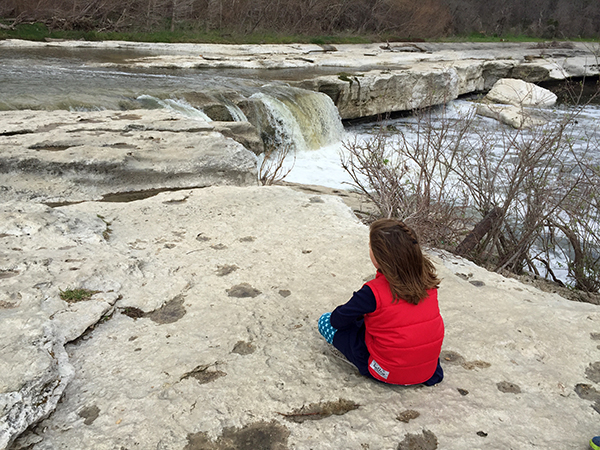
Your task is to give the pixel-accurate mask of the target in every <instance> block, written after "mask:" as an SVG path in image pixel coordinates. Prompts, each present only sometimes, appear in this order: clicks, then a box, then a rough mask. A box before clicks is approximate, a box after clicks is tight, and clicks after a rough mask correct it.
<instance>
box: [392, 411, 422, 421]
mask: <svg viewBox="0 0 600 450" xmlns="http://www.w3.org/2000/svg"><path fill="white" fill-rule="evenodd" d="M420 415H421V413H419V412H418V411H415V410H414V409H407V410H406V411H403V412H401V413H400V414H399V415H398V417H396V420H398V421H400V422H404V423H408V422H410V421H411V420H413V419H416V418H417V417H419V416H420Z"/></svg>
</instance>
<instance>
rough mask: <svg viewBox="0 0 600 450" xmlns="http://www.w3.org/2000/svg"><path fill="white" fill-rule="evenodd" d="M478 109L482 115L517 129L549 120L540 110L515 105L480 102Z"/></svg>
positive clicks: (478, 112)
mask: <svg viewBox="0 0 600 450" xmlns="http://www.w3.org/2000/svg"><path fill="white" fill-rule="evenodd" d="M476 111H477V114H479V115H480V116H484V117H490V118H492V119H496V120H498V121H500V122H502V123H505V124H506V125H510V126H511V127H513V128H517V129H521V128H531V127H536V126H539V125H543V124H545V123H547V122H548V119H546V118H544V117H542V116H541V114H540V112H539V111H535V110H533V109H532V108H523V107H519V106H513V105H492V104H490V105H487V104H479V105H477V110H476Z"/></svg>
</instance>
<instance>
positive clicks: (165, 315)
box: [145, 295, 186, 325]
mask: <svg viewBox="0 0 600 450" xmlns="http://www.w3.org/2000/svg"><path fill="white" fill-rule="evenodd" d="M184 300H185V297H184V296H183V295H178V296H176V297H174V298H172V299H171V300H169V301H168V302H166V303H165V304H164V305H163V306H161V307H160V308H159V309H157V310H155V311H152V312H150V313H147V314H146V315H145V316H146V317H148V318H149V319H150V320H152V321H153V322H156V323H158V324H161V325H163V324H166V323H173V322H177V321H178V320H179V319H181V318H182V317H183V316H185V313H186V311H185V308H184V307H183V302H184Z"/></svg>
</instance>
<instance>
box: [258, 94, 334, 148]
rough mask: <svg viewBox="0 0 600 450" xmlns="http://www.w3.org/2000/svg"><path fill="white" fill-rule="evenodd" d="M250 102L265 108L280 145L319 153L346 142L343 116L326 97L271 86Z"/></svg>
mask: <svg viewBox="0 0 600 450" xmlns="http://www.w3.org/2000/svg"><path fill="white" fill-rule="evenodd" d="M250 98H251V99H254V100H257V101H259V102H260V103H262V105H263V106H264V108H263V111H264V113H265V114H266V115H267V117H265V118H264V119H266V122H267V123H268V124H269V126H270V127H271V128H272V133H273V142H274V143H275V144H276V145H290V146H292V147H293V148H294V149H295V150H316V149H318V148H321V147H324V146H327V145H330V144H332V143H335V142H338V141H339V140H340V139H341V138H342V135H343V132H344V127H343V125H342V121H341V118H340V115H339V112H338V110H337V108H336V107H335V105H334V103H333V101H332V100H331V99H330V98H329V97H328V96H327V95H325V94H322V93H319V92H312V91H306V90H303V89H297V88H292V87H289V86H285V87H283V86H273V85H268V86H263V89H262V92H259V93H255V94H253V95H252V96H251V97H250ZM258 126H259V127H260V124H259V125H258ZM261 131H262V132H264V130H261Z"/></svg>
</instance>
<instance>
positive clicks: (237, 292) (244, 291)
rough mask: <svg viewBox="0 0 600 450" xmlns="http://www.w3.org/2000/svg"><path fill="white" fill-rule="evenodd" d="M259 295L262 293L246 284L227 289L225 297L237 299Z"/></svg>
mask: <svg viewBox="0 0 600 450" xmlns="http://www.w3.org/2000/svg"><path fill="white" fill-rule="evenodd" d="M260 294H262V292H260V291H259V290H258V289H256V288H255V287H252V286H251V285H249V284H248V283H241V284H238V285H235V286H233V287H232V288H231V289H227V295H228V296H229V297H237V298H246V297H251V298H254V297H256V296H257V295H260Z"/></svg>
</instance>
